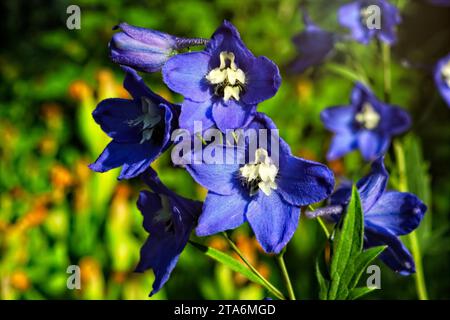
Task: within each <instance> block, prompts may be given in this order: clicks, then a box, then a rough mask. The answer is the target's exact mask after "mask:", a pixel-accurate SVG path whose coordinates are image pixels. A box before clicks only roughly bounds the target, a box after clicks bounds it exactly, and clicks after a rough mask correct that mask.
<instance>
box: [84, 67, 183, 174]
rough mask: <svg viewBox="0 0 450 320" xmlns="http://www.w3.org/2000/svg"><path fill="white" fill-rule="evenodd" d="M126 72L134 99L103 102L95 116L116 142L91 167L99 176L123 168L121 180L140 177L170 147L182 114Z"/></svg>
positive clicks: (141, 81) (126, 85)
mask: <svg viewBox="0 0 450 320" xmlns="http://www.w3.org/2000/svg"><path fill="white" fill-rule="evenodd" d="M125 69H126V77H125V81H124V87H125V89H127V91H128V92H129V93H130V94H131V96H132V97H133V99H131V100H126V99H106V100H103V101H101V102H100V103H99V104H98V106H97V108H96V109H95V110H94V112H93V113H92V116H93V117H94V119H95V121H96V122H97V123H98V124H99V125H100V126H101V127H102V129H103V131H105V133H106V134H107V135H109V136H110V137H111V138H112V139H113V140H112V141H111V142H110V143H109V144H108V145H107V146H106V148H105V150H104V151H103V152H102V154H101V155H100V156H99V157H98V159H97V160H96V161H95V163H93V164H91V165H90V166H89V167H90V168H91V169H92V170H94V171H97V172H105V171H108V170H111V169H114V168H117V167H120V166H122V171H121V172H120V176H119V179H130V178H133V177H135V176H137V175H139V174H140V173H142V172H143V171H144V170H145V169H146V168H147V167H148V166H149V165H150V164H151V163H152V162H153V161H154V160H155V159H156V158H157V157H158V156H159V155H160V154H161V153H162V152H164V151H165V150H166V149H167V148H168V147H169V146H170V143H171V141H170V134H171V132H172V130H174V129H176V127H177V117H178V112H179V111H178V109H179V106H176V105H172V104H170V103H169V102H167V101H165V100H164V99H163V98H161V97H160V96H158V95H156V94H155V93H153V92H152V91H151V90H150V89H149V88H147V86H146V85H145V83H144V81H143V80H142V78H141V77H139V75H138V74H137V73H136V72H135V71H134V70H132V69H130V68H125Z"/></svg>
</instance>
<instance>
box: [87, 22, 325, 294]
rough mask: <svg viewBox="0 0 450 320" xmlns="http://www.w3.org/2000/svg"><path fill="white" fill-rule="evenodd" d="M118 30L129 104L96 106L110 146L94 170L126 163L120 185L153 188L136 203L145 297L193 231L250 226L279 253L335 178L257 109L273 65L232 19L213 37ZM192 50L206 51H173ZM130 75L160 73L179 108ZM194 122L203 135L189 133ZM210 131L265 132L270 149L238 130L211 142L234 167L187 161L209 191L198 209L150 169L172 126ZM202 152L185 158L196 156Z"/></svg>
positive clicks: (275, 73) (113, 50)
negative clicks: (134, 181)
mask: <svg viewBox="0 0 450 320" xmlns="http://www.w3.org/2000/svg"><path fill="white" fill-rule="evenodd" d="M118 28H120V29H121V32H119V33H116V34H115V35H114V36H113V39H112V40H111V43H110V46H109V48H110V56H111V59H112V60H113V61H114V62H117V63H118V64H120V65H121V66H122V68H123V70H124V71H125V74H126V75H125V81H124V87H125V89H127V90H128V92H129V93H130V95H131V96H132V99H130V100H124V99H107V100H104V101H102V102H101V103H100V104H99V105H98V106H97V108H96V109H95V111H94V113H93V117H94V119H95V121H96V122H97V123H98V124H99V125H100V126H101V127H102V129H103V130H104V131H105V132H106V133H107V134H108V135H109V136H110V137H111V138H112V141H111V142H110V144H109V145H108V146H107V147H106V148H105V150H104V151H103V152H102V154H101V155H100V156H99V158H98V159H97V160H96V161H95V162H94V163H93V164H91V165H90V168H91V169H92V170H94V171H97V172H105V171H108V170H110V169H113V168H116V167H122V170H121V173H120V176H119V179H130V178H133V177H137V176H141V177H142V178H143V179H144V181H145V182H146V184H147V185H149V187H150V188H151V189H152V191H153V192H149V191H142V192H141V194H140V196H139V200H138V203H137V205H138V208H139V210H140V211H141V212H142V215H143V216H144V228H145V230H147V231H148V232H149V233H150V236H149V238H148V240H147V242H146V243H145V244H144V246H143V247H142V250H141V260H140V262H139V264H138V266H137V269H136V270H137V271H144V270H146V269H153V271H154V273H155V282H154V284H153V291H152V293H151V294H154V293H155V292H157V291H158V290H159V289H160V288H161V287H162V286H163V284H164V283H165V282H166V281H167V279H168V278H169V276H170V273H171V272H172V270H173V268H174V267H175V265H176V263H177V260H178V257H179V255H180V253H181V252H182V250H183V248H184V247H185V245H186V243H187V241H188V239H189V236H190V233H191V231H192V230H193V229H194V228H195V229H196V233H197V235H198V236H207V235H212V234H215V233H218V232H221V231H225V230H229V229H234V228H236V227H238V226H239V225H241V224H243V223H245V222H248V223H249V224H250V226H251V228H252V229H253V231H254V233H255V235H256V238H257V239H258V241H259V243H260V244H261V246H262V248H263V249H264V250H265V251H266V252H268V253H279V252H280V251H281V250H282V249H283V248H284V247H285V246H286V244H287V243H288V242H289V240H290V239H291V237H292V236H293V234H294V232H295V230H296V229H297V224H298V221H299V217H300V207H301V206H306V205H309V204H312V203H315V202H319V201H321V200H324V199H326V198H327V197H328V196H329V195H330V194H331V192H332V191H333V187H334V177H333V173H332V172H331V170H330V169H328V168H327V167H326V166H325V165H322V164H320V163H316V162H312V161H308V160H305V159H301V158H298V157H295V156H293V155H292V153H291V150H290V148H289V146H288V145H287V143H286V142H284V141H283V140H282V139H281V138H280V137H279V136H278V135H275V133H276V132H277V128H276V126H275V124H274V123H273V121H272V120H271V119H270V118H269V117H268V116H266V115H265V114H262V113H259V112H257V106H258V103H260V102H262V101H264V100H266V99H269V98H270V97H272V96H274V95H275V94H276V92H277V90H278V88H279V86H280V84H281V76H280V73H279V70H278V67H277V66H276V65H275V64H274V63H273V62H272V61H270V60H269V59H268V58H266V57H255V56H254V55H253V54H252V53H251V52H250V51H249V50H248V49H247V47H246V46H245V44H244V43H243V42H242V40H241V38H240V35H239V32H238V31H237V30H236V28H235V27H234V26H233V25H232V24H231V23H230V22H228V21H224V22H223V24H222V25H221V26H220V27H219V28H218V29H217V30H216V31H215V32H214V34H213V35H212V37H211V39H210V40H205V39H186V38H178V37H176V36H172V35H168V34H165V33H161V32H158V31H154V30H148V29H143V28H138V27H134V26H130V25H128V24H125V23H122V24H120V25H119V27H118ZM194 45H205V47H204V49H203V50H202V51H193V52H179V51H180V50H181V49H183V48H186V47H188V46H194ZM136 70H139V71H144V72H156V71H161V72H162V75H163V80H164V82H165V83H166V85H167V86H168V87H169V88H170V89H172V90H173V91H175V92H177V93H179V94H181V95H182V96H183V97H184V100H183V102H182V104H181V106H180V105H177V104H173V103H170V102H168V101H166V100H165V99H163V98H162V97H160V96H158V95H157V94H155V93H154V92H152V91H151V90H150V89H149V88H148V87H147V86H146V85H145V84H144V82H143V80H142V78H141V77H140V76H139V75H138V74H137V72H136ZM196 123H197V124H198V123H200V125H201V127H202V129H201V130H200V132H195V124H196ZM210 128H213V129H216V130H217V131H218V132H220V136H221V138H224V139H226V132H227V130H234V129H239V130H256V131H261V130H262V131H269V132H271V136H272V138H273V137H275V139H272V140H271V143H269V144H268V143H267V141H266V140H265V139H263V138H261V137H257V138H251V137H248V136H245V134H244V135H242V136H241V137H240V140H241V142H243V144H241V145H235V146H230V145H229V144H226V143H214V144H210V145H209V146H208V147H213V148H214V149H215V151H216V152H217V153H219V151H220V152H221V154H223V155H225V156H226V157H228V155H230V154H231V155H233V156H234V158H233V159H234V160H232V161H231V162H230V161H229V159H228V158H227V159H226V157H224V158H223V159H221V160H222V161H219V162H217V161H216V162H215V163H212V164H211V163H207V162H205V161H201V162H200V163H197V162H195V161H192V162H189V161H188V162H186V163H184V164H185V168H186V170H187V171H188V172H189V173H190V174H191V175H192V177H193V178H194V179H195V180H196V181H197V182H198V183H199V184H201V185H202V186H204V187H206V188H207V189H208V195H207V197H206V200H205V202H204V203H201V202H197V201H193V200H189V199H185V198H183V197H181V196H179V195H177V194H175V193H174V192H172V191H171V190H169V189H168V188H167V187H165V186H164V185H163V184H162V182H161V181H160V180H159V179H158V177H157V174H156V172H155V171H154V170H153V169H151V167H150V165H151V163H152V162H153V161H154V160H155V159H157V158H158V157H159V156H160V155H161V154H162V153H163V152H164V151H166V150H167V149H168V148H169V147H170V146H171V145H172V144H174V140H176V139H171V137H172V136H173V135H176V131H177V129H182V130H184V131H185V132H186V131H187V132H189V133H191V134H192V137H194V138H193V139H195V137H196V135H194V134H195V133H200V134H201V133H203V132H204V131H206V130H207V129H210ZM190 142H191V140H189V141H188V143H189V144H190ZM183 143H186V142H182V141H180V139H178V140H177V142H175V144H180V145H181V144H183ZM252 146H253V147H254V148H252ZM206 150H208V149H206V148H205V149H200V150H194V151H193V152H190V153H189V152H186V154H184V155H183V157H184V159H187V158H189V157H192V158H195V157H196V156H197V155H198V153H199V152H200V153H204V152H206ZM200 156H201V157H202V155H200ZM202 158H203V157H202ZM216 160H217V159H216ZM225 202H226V203H227V205H226V206H224V203H225Z"/></svg>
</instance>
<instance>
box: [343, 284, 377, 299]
mask: <svg viewBox="0 0 450 320" xmlns="http://www.w3.org/2000/svg"><path fill="white" fill-rule="evenodd" d="M376 289H377V288H375V287H359V288H354V289H352V290H351V291H350V294H349V296H348V299H349V300H356V299H358V298H361V297H362V296H365V295H366V294H368V293H370V292H372V291H374V290H376Z"/></svg>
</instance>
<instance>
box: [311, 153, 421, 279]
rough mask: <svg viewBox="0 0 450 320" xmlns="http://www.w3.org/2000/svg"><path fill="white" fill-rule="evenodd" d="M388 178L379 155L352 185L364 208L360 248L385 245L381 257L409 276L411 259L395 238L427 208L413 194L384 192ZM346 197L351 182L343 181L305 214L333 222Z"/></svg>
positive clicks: (408, 229)
mask: <svg viewBox="0 0 450 320" xmlns="http://www.w3.org/2000/svg"><path fill="white" fill-rule="evenodd" d="M388 178H389V176H388V173H387V172H386V169H385V167H384V163H383V157H380V158H379V159H377V160H376V161H374V162H373V163H372V169H371V171H370V173H369V174H368V175H367V176H365V177H364V178H362V179H361V180H359V181H358V183H357V184H356V186H357V187H358V191H359V194H360V197H361V203H362V207H363V211H364V248H366V249H367V248H370V247H374V246H380V245H385V246H387V248H386V249H385V250H384V251H383V253H382V254H381V255H380V258H381V260H382V261H383V262H384V263H385V264H386V265H387V266H389V267H390V268H391V269H392V270H394V271H395V272H398V273H400V274H402V275H409V274H411V273H414V272H415V265H414V259H413V257H412V256H411V253H410V252H409V251H408V249H407V248H406V247H405V246H404V245H403V244H402V242H401V241H400V239H399V238H398V237H399V236H402V235H405V234H408V233H410V232H412V231H413V230H414V229H416V228H417V227H418V226H419V224H420V222H421V221H422V218H423V215H424V214H425V212H426V211H427V207H426V205H425V204H423V203H422V201H420V199H419V198H417V197H416V196H415V195H414V194H411V193H407V192H398V191H386V185H387V181H388ZM350 197H351V183H344V184H343V185H341V186H340V187H339V188H338V189H337V190H336V191H335V192H334V193H333V195H332V196H331V197H330V199H329V206H327V207H324V208H320V209H318V210H315V211H314V212H307V213H306V214H307V216H309V217H316V216H324V217H327V218H328V219H330V220H332V221H334V222H337V221H339V218H340V216H341V215H342V212H343V211H344V209H345V207H346V206H347V205H348V203H349V201H350Z"/></svg>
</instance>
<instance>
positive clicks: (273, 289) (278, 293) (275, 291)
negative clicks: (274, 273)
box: [222, 232, 286, 300]
mask: <svg viewBox="0 0 450 320" xmlns="http://www.w3.org/2000/svg"><path fill="white" fill-rule="evenodd" d="M222 235H223V236H224V238H225V239H226V240H227V242H228V244H229V245H230V247H231V249H233V251H234V252H235V253H236V254H237V255H238V256H239V258H241V260H242V261H243V262H244V263H245V264H246V265H247V267H248V268H249V269H250V271H252V272H253V273H254V274H255V276H257V277H258V278H259V279H261V281H262V282H264V283H265V285H266V287H267V289H269V291H270V292H272V294H273V295H274V296H275V297H277V298H278V299H281V300H286V297H285V296H284V294H283V293H281V291H280V290H278V289H277V288H276V287H275V286H274V285H273V284H271V283H270V282H269V281H268V280H267V279H266V278H264V277H263V275H262V274H261V273H259V272H258V270H256V268H255V267H254V266H253V265H252V264H251V263H250V261H248V260H247V258H245V256H244V255H243V254H242V252H241V250H239V248H238V247H237V246H236V244H235V243H234V242H233V241H232V240H231V239H230V237H229V236H228V234H227V233H226V232H222Z"/></svg>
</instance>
